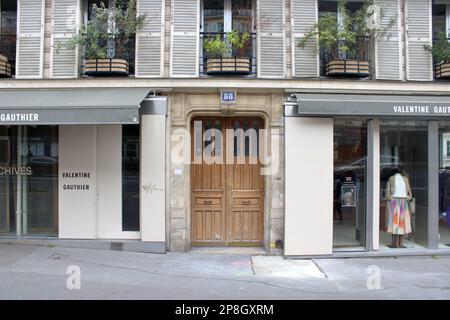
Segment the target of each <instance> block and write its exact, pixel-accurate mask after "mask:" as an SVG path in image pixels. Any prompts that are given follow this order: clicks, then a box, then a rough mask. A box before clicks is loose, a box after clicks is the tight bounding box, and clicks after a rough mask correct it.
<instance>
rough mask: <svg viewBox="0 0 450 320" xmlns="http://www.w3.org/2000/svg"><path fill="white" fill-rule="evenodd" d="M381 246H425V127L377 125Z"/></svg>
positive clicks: (408, 123) (405, 123)
mask: <svg viewBox="0 0 450 320" xmlns="http://www.w3.org/2000/svg"><path fill="white" fill-rule="evenodd" d="M380 148H381V149H380V177H381V182H380V187H381V194H380V200H381V203H380V247H381V248H383V247H388V248H418V247H419V248H420V247H422V248H424V247H427V246H428V126H427V122H425V121H383V122H382V123H381V126H380Z"/></svg>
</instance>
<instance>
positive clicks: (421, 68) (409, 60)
mask: <svg viewBox="0 0 450 320" xmlns="http://www.w3.org/2000/svg"><path fill="white" fill-rule="evenodd" d="M406 6H407V10H406V14H407V18H406V74H407V79H408V80H417V81H426V80H433V57H432V55H431V53H430V52H429V51H427V50H425V49H424V45H432V40H433V39H432V38H433V34H432V22H431V21H432V20H431V19H432V9H431V8H432V3H431V0H408V1H407V3H406Z"/></svg>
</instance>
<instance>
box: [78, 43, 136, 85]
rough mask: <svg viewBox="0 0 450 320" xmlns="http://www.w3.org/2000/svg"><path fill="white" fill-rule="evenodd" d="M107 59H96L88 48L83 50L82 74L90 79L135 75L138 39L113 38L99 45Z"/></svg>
mask: <svg viewBox="0 0 450 320" xmlns="http://www.w3.org/2000/svg"><path fill="white" fill-rule="evenodd" d="M97 46H98V47H100V48H105V49H104V50H105V53H106V54H105V56H106V58H99V57H95V56H93V55H92V54H91V52H93V51H96V52H98V49H95V50H93V49H92V48H89V47H88V46H85V47H84V50H83V65H82V73H83V75H84V76H88V77H128V76H133V75H134V70H135V47H136V38H135V37H129V38H115V39H114V38H112V39H111V40H109V41H103V42H102V41H101V42H100V43H98V44H97Z"/></svg>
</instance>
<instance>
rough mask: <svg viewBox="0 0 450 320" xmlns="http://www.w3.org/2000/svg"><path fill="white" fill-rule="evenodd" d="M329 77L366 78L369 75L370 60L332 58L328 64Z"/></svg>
mask: <svg viewBox="0 0 450 320" xmlns="http://www.w3.org/2000/svg"><path fill="white" fill-rule="evenodd" d="M326 76H327V77H349V78H366V77H368V76H369V62H368V61H363V60H352V59H350V60H338V59H335V60H331V61H328V62H327V64H326Z"/></svg>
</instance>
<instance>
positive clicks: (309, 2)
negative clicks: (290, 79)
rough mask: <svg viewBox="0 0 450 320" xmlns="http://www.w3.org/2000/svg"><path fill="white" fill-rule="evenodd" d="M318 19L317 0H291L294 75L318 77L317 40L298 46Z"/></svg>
mask: <svg viewBox="0 0 450 320" xmlns="http://www.w3.org/2000/svg"><path fill="white" fill-rule="evenodd" d="M317 19H318V8H317V0H292V10H291V24H292V74H293V76H294V77H305V78H307V77H318V76H319V55H318V54H317V53H316V46H317V42H316V41H314V40H312V41H310V42H308V43H307V44H306V45H305V47H304V48H301V47H299V46H298V43H299V42H300V40H301V39H302V38H303V37H304V35H305V34H306V33H308V32H309V31H310V30H311V28H312V27H313V26H314V24H315V23H316V22H317Z"/></svg>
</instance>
